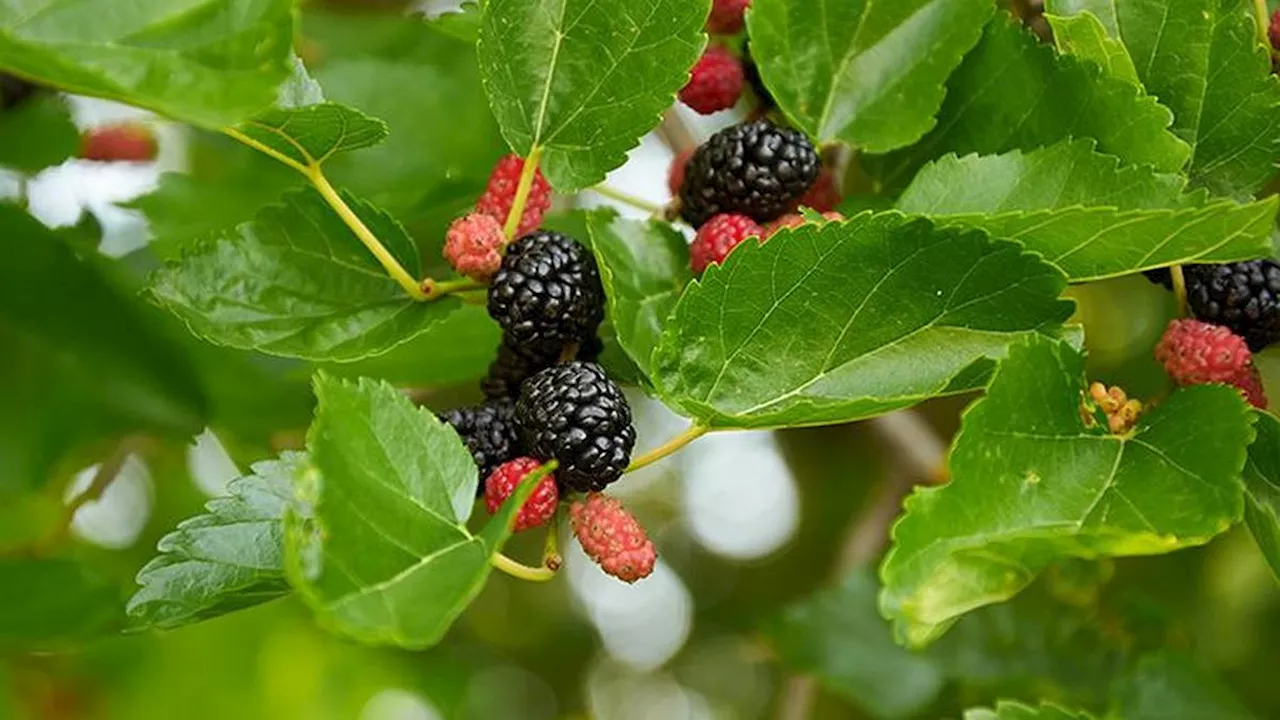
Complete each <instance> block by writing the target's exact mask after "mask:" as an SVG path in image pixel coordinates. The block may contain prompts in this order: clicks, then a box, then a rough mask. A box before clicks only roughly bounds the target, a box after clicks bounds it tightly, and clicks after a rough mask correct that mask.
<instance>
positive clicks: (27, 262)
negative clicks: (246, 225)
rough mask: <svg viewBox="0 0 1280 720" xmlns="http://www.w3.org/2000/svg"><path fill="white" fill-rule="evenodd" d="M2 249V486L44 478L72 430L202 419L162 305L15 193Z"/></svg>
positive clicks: (0, 232)
mask: <svg viewBox="0 0 1280 720" xmlns="http://www.w3.org/2000/svg"><path fill="white" fill-rule="evenodd" d="M0 256H2V257H3V258H4V260H3V261H2V262H0V348H3V352H0V380H3V385H4V388H5V391H4V401H3V402H0V490H4V489H9V488H13V487H32V486H36V485H39V484H41V483H43V482H44V481H45V480H46V479H48V477H49V474H50V471H51V470H52V469H53V468H54V466H55V465H56V464H57V463H58V462H59V461H60V460H61V459H63V457H64V455H65V454H66V453H67V452H68V451H70V450H71V449H73V448H74V447H75V445H76V444H77V443H80V442H87V441H90V440H93V439H100V438H104V437H107V436H112V435H114V436H117V437H119V436H120V435H124V434H129V433H136V432H145V433H155V434H161V435H167V436H170V437H173V436H186V435H189V434H192V433H195V432H198V431H199V429H200V427H202V426H203V424H204V417H205V414H206V401H205V397H204V395H203V393H202V392H201V389H200V385H199V382H198V380H197V379H196V376H195V373H194V371H193V368H192V365H191V361H190V359H189V358H188V357H187V355H186V354H185V353H184V352H183V351H182V349H181V347H180V345H179V343H178V342H177V341H176V340H175V339H174V338H173V337H171V336H170V335H169V334H168V333H167V332H166V331H165V330H164V328H163V327H162V325H161V321H162V320H164V317H163V315H162V314H158V313H157V312H156V311H155V309H154V308H150V307H147V306H146V305H144V304H142V303H140V302H138V301H137V299H136V298H134V297H132V296H131V294H130V293H126V292H123V291H121V289H120V288H119V287H117V283H116V282H115V281H114V279H113V278H112V277H111V276H110V275H109V274H108V272H107V268H106V267H105V266H103V267H99V266H97V265H96V264H94V263H93V262H90V261H88V260H82V259H80V258H78V257H76V256H75V254H74V253H73V252H72V250H71V249H70V248H68V247H67V245H66V244H65V243H64V242H63V241H62V239H61V238H59V237H58V236H57V235H56V234H55V233H53V232H52V231H50V230H49V229H48V228H46V227H44V226H43V225H41V224H40V223H38V222H36V221H35V220H34V219H33V218H32V217H31V216H29V215H27V214H26V213H24V212H22V211H21V210H19V209H18V208H16V207H13V206H12V205H4V204H0ZM0 502H3V500H0Z"/></svg>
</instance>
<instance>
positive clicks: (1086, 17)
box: [1045, 12, 1140, 85]
mask: <svg viewBox="0 0 1280 720" xmlns="http://www.w3.org/2000/svg"><path fill="white" fill-rule="evenodd" d="M1045 19H1046V20H1048V21H1049V25H1050V26H1051V27H1052V28H1053V42H1054V44H1055V45H1057V47H1058V51H1059V52H1061V53H1063V54H1071V55H1075V56H1076V57H1079V58H1083V59H1085V60H1090V61H1092V62H1095V63H1097V64H1098V65H1099V66H1101V67H1102V69H1103V70H1105V71H1106V73H1107V74H1108V75H1110V76H1111V77H1115V78H1119V79H1121V80H1124V81H1125V82H1131V83H1133V84H1134V85H1139V84H1140V82H1139V80H1138V70H1137V68H1135V67H1134V66H1133V58H1131V57H1129V50H1128V49H1127V48H1125V46H1124V43H1122V42H1120V41H1119V40H1117V39H1115V38H1113V37H1109V36H1108V35H1107V28H1106V27H1105V26H1104V25H1103V24H1102V21H1101V20H1099V19H1098V16H1097V15H1094V14H1093V13H1091V12H1082V13H1080V14H1079V15H1072V16H1069V17H1063V16H1061V15H1045Z"/></svg>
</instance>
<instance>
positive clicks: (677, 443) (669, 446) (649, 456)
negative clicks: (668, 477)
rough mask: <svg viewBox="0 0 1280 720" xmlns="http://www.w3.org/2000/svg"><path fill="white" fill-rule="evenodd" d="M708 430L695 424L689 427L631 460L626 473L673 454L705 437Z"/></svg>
mask: <svg viewBox="0 0 1280 720" xmlns="http://www.w3.org/2000/svg"><path fill="white" fill-rule="evenodd" d="M710 430H711V428H709V427H707V426H706V425H699V424H697V423H694V424H693V425H690V426H689V427H688V428H687V429H686V430H685V431H684V432H682V433H680V434H679V435H676V436H675V437H673V438H671V439H670V440H668V441H666V442H664V443H662V444H661V445H659V446H658V447H656V448H654V449H652V450H650V451H649V452H647V453H645V454H643V455H641V456H640V457H638V458H636V459H634V460H632V461H631V464H630V465H628V466H627V472H634V471H636V470H639V469H640V468H642V467H645V466H646V465H652V464H653V463H655V462H657V461H659V460H661V459H662V458H664V457H666V456H668V455H671V454H673V453H675V452H676V451H677V450H679V449H680V448H682V447H684V446H685V445H688V444H689V443H691V442H693V441H694V440H697V439H698V438H700V437H702V436H703V435H706V434H707V433H708V432H710Z"/></svg>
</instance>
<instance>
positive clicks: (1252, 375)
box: [1232, 367, 1267, 410]
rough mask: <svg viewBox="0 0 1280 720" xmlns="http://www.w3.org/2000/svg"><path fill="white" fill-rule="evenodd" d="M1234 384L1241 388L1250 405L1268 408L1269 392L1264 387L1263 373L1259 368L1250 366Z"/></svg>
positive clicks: (1241, 392) (1260, 408) (1261, 408)
mask: <svg viewBox="0 0 1280 720" xmlns="http://www.w3.org/2000/svg"><path fill="white" fill-rule="evenodd" d="M1232 384H1233V385H1235V386H1236V387H1237V388H1238V389H1239V390H1240V394H1241V395H1243V396H1244V399H1245V400H1247V401H1248V402H1249V404H1250V405H1252V406H1254V407H1256V408H1258V409H1259V410H1266V409H1267V392H1266V390H1264V389H1263V387H1262V374H1261V373H1259V372H1258V368H1256V367H1251V368H1249V370H1248V371H1247V372H1245V373H1244V374H1243V375H1241V376H1240V377H1238V378H1236V380H1235V382H1234V383H1232Z"/></svg>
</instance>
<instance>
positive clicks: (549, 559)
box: [542, 508, 564, 572]
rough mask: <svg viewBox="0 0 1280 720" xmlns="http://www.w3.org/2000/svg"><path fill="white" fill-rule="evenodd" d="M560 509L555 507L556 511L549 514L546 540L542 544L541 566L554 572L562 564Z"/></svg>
mask: <svg viewBox="0 0 1280 720" xmlns="http://www.w3.org/2000/svg"><path fill="white" fill-rule="evenodd" d="M559 518H560V511H559V508H557V509H556V513H555V514H554V515H552V516H551V522H550V523H548V524H547V542H546V544H544V545H543V546H542V567H544V568H546V569H548V570H550V571H551V572H556V571H557V570H559V569H560V566H561V565H562V564H564V558H562V557H560V547H559V543H560V524H559Z"/></svg>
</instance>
